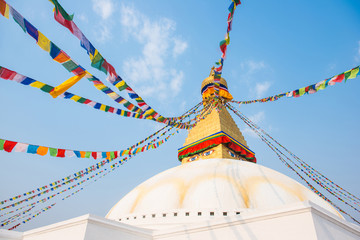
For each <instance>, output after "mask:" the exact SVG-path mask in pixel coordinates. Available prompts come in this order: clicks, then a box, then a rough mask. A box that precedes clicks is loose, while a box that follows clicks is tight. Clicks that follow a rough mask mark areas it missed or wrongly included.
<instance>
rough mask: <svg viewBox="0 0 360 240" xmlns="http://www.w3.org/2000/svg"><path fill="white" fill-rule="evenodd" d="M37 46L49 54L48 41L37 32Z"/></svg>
mask: <svg viewBox="0 0 360 240" xmlns="http://www.w3.org/2000/svg"><path fill="white" fill-rule="evenodd" d="M37 44H38V45H39V47H41V48H42V49H43V50H45V51H47V52H50V40H49V39H48V38H47V37H45V36H44V35H43V34H42V33H41V32H40V31H38V41H37Z"/></svg>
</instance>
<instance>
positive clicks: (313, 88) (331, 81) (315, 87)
mask: <svg viewBox="0 0 360 240" xmlns="http://www.w3.org/2000/svg"><path fill="white" fill-rule="evenodd" d="M359 67H360V66H357V67H354V68H352V69H350V70H348V71H346V72H343V73H340V74H338V75H335V76H333V77H331V78H327V79H325V80H323V81H320V82H318V83H315V84H312V85H309V86H306V87H303V88H300V89H296V90H293V91H289V92H286V93H280V94H277V95H274V96H270V97H266V98H261V99H255V100H250V101H232V102H235V103H238V104H250V103H256V102H273V101H276V100H279V99H280V98H282V97H285V96H286V97H288V98H291V97H294V98H296V97H301V96H303V95H305V94H313V93H316V92H318V91H319V90H324V89H325V88H327V87H328V86H334V85H335V84H336V83H340V82H342V81H344V80H345V82H346V81H347V80H348V79H354V78H356V77H357V76H358V75H359Z"/></svg>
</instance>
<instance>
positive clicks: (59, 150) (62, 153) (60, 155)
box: [56, 149, 65, 157]
mask: <svg viewBox="0 0 360 240" xmlns="http://www.w3.org/2000/svg"><path fill="white" fill-rule="evenodd" d="M56 156H57V157H65V149H58V152H57V155H56Z"/></svg>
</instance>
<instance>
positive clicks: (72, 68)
mask: <svg viewBox="0 0 360 240" xmlns="http://www.w3.org/2000/svg"><path fill="white" fill-rule="evenodd" d="M1 1H2V2H4V3H5V4H6V6H7V7H8V8H9V9H10V14H11V15H12V16H13V19H14V21H15V22H16V23H17V24H18V25H19V26H20V27H21V28H22V29H23V30H24V31H25V32H26V33H27V34H28V35H30V36H31V37H32V38H34V39H35V40H36V43H37V45H38V46H39V47H40V48H41V49H43V50H44V51H46V52H48V53H49V55H50V56H51V58H52V59H53V60H54V61H56V62H58V63H60V64H61V65H62V66H63V67H64V68H65V69H66V70H68V71H69V72H72V73H73V74H74V75H81V74H83V73H84V72H85V71H86V69H84V68H83V67H82V66H80V65H79V64H77V63H76V62H75V61H73V60H72V59H71V58H70V56H69V55H68V54H66V53H65V52H64V51H63V50H61V49H60V48H59V47H58V46H56V44H54V43H53V42H52V41H50V40H49V39H47V38H46V36H45V35H44V34H43V33H41V32H40V31H39V30H38V29H37V28H36V27H35V26H33V25H32V24H31V23H30V22H29V21H28V20H26V19H25V18H24V17H23V16H22V15H21V14H20V13H19V12H17V11H16V10H15V9H14V8H13V7H12V6H11V5H9V4H8V3H6V2H5V1H4V0H1ZM86 73H87V74H86V75H85V77H86V78H87V79H88V80H89V81H90V82H92V83H93V85H94V86H95V87H96V88H97V89H98V90H100V91H102V92H103V93H104V94H106V95H108V96H109V97H110V98H111V99H113V100H114V101H115V102H117V103H119V104H122V105H123V106H124V107H126V108H127V109H128V110H130V111H132V112H136V113H139V114H141V113H142V112H143V111H142V110H141V109H140V108H138V107H136V106H135V105H133V104H132V103H130V102H129V101H128V100H126V99H125V98H123V97H121V96H119V95H118V94H117V93H115V92H114V91H112V90H111V89H110V88H109V87H107V86H106V85H105V84H104V83H103V82H101V81H100V80H99V79H98V78H96V77H95V76H93V75H92V74H90V73H88V72H86Z"/></svg>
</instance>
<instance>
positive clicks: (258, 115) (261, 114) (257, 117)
mask: <svg viewBox="0 0 360 240" xmlns="http://www.w3.org/2000/svg"><path fill="white" fill-rule="evenodd" d="M248 118H249V119H250V120H251V121H252V122H254V123H255V124H259V123H261V122H262V121H264V120H265V112H264V111H260V112H258V113H256V114H254V115H252V116H249V117H248Z"/></svg>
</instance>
